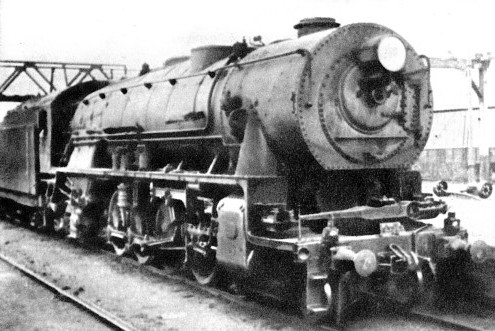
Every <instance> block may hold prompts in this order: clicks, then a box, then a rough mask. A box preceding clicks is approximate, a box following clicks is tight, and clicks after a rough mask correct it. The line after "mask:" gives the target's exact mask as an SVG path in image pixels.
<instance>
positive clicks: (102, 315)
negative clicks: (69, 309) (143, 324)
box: [0, 253, 138, 331]
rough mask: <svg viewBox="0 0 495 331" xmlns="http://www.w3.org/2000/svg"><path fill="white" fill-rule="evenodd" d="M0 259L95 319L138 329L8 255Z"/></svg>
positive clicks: (131, 330) (114, 326)
mask: <svg viewBox="0 0 495 331" xmlns="http://www.w3.org/2000/svg"><path fill="white" fill-rule="evenodd" d="M0 259H1V260H2V261H4V262H5V263H7V264H8V265H10V266H12V267H13V268H15V269H16V270H19V271H20V272H22V274H24V275H26V276H27V277H29V278H30V279H32V280H34V281H36V282H37V283H39V284H41V285H42V286H43V287H45V288H46V289H48V290H50V291H51V292H53V293H55V294H56V295H57V296H58V297H59V298H61V299H62V300H64V301H68V302H71V303H73V304H74V306H76V307H78V308H80V309H82V310H84V311H85V312H87V313H89V314H90V315H91V316H93V317H95V318H96V319H97V320H99V321H100V322H102V323H103V324H105V325H107V326H109V327H110V328H112V329H114V330H118V331H138V329H137V328H135V327H134V326H132V325H130V324H129V323H127V322H126V321H124V320H122V319H120V318H118V317H117V316H114V315H113V314H111V313H110V312H108V311H105V310H103V309H102V308H100V307H98V306H96V305H94V304H92V303H90V302H87V301H85V300H83V299H81V298H79V297H77V296H75V295H73V294H71V293H70V292H68V291H66V290H64V289H63V288H60V287H59V286H57V285H56V284H54V283H53V282H51V281H49V280H48V279H46V278H45V277H43V276H41V275H39V274H37V273H35V272H34V271H32V270H30V269H28V268H26V267H25V266H23V265H21V264H19V263H17V262H16V261H14V260H13V259H11V258H10V257H8V256H6V255H4V254H3V253H0Z"/></svg>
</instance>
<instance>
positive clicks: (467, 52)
mask: <svg viewBox="0 0 495 331" xmlns="http://www.w3.org/2000/svg"><path fill="white" fill-rule="evenodd" d="M494 7H495V2H493V1H492V0H303V1H295V0H272V1H270V0H249V1H235V0H230V1H228V0H208V1H199V0H175V1H165V0H162V1H159V0H139V1H137V0H136V1H131V0H84V1H69V0H43V1H40V0H0V59H3V60H6V59H9V60H44V61H70V62H99V63H100V62H102V63H121V64H126V65H128V66H129V67H130V68H139V67H140V66H141V64H142V63H144V62H147V63H149V64H150V65H151V66H152V67H158V66H160V65H161V64H162V63H163V62H164V61H165V60H166V59H167V58H169V57H172V56H178V55H188V54H189V51H190V49H191V48H193V47H197V46H201V45H206V44H226V45H230V44H233V43H234V42H236V41H240V40H242V38H243V37H246V38H247V39H249V38H251V37H253V36H257V35H261V36H262V37H263V40H264V41H265V43H268V42H270V41H273V40H278V39H283V38H294V37H295V34H296V32H295V30H294V29H293V26H294V24H296V23H297V22H298V21H299V20H300V19H302V18H306V17H315V16H319V17H334V18H335V19H336V20H337V21H338V22H340V23H341V24H349V23H356V22H373V23H379V24H381V25H385V26H387V27H389V28H391V29H393V30H395V31H396V32H397V33H399V34H400V35H402V36H403V37H404V38H406V39H407V40H408V41H409V42H410V43H411V44H412V45H413V47H414V48H415V49H416V51H417V52H418V53H421V54H426V55H428V56H431V57H451V56H456V57H459V58H473V57H474V54H475V53H487V52H491V54H494V55H495V38H494V37H493V31H495V19H493V12H494V11H493V9H494ZM492 67H495V63H494V64H493V65H492ZM493 71H495V70H493ZM0 74H1V73H0ZM0 80H1V77H0ZM491 86H492V87H494V88H495V79H494V82H493V84H492V85H491Z"/></svg>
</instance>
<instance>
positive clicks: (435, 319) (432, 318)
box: [407, 310, 487, 331]
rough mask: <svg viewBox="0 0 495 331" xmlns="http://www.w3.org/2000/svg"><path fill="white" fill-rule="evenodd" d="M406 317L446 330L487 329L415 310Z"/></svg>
mask: <svg viewBox="0 0 495 331" xmlns="http://www.w3.org/2000/svg"><path fill="white" fill-rule="evenodd" d="M407 316H410V317H412V318H416V319H419V320H421V321H424V322H430V323H435V324H437V325H440V326H444V327H447V328H453V329H456V330H466V331H486V330H487V329H485V328H482V327H476V326H472V325H469V324H468V323H463V322H459V321H454V320H452V319H449V318H442V317H440V316H438V315H434V314H430V313H425V312H419V311H415V310H411V311H409V312H408V313H407Z"/></svg>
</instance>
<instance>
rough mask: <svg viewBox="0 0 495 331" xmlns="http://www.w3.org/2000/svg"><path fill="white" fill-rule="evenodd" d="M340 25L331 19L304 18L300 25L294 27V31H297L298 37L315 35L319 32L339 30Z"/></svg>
mask: <svg viewBox="0 0 495 331" xmlns="http://www.w3.org/2000/svg"><path fill="white" fill-rule="evenodd" d="M339 26H340V23H337V22H336V21H335V19H334V18H331V17H312V18H304V19H302V20H301V21H299V23H297V24H296V25H294V29H296V30H297V37H298V38H300V37H302V36H305V35H308V34H311V33H315V32H318V31H323V30H328V29H333V28H338V27H339Z"/></svg>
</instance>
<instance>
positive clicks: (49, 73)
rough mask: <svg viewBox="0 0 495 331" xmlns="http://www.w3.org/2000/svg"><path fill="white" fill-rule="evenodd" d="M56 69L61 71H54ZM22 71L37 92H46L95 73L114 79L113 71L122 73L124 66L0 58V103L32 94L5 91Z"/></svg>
mask: <svg viewBox="0 0 495 331" xmlns="http://www.w3.org/2000/svg"><path fill="white" fill-rule="evenodd" d="M5 72H6V73H7V74H6V75H5V74H4V73H5ZM58 72H61V73H59V74H57V73H58ZM22 74H25V75H26V76H27V77H28V78H29V81H30V82H31V84H34V85H35V86H36V89H37V90H38V91H39V92H38V93H39V94H40V95H47V94H48V93H50V92H53V91H56V90H59V89H64V88H66V87H69V86H74V85H76V84H78V83H80V82H82V81H84V80H97V77H98V76H100V77H101V79H107V80H112V79H114V77H115V76H116V75H117V74H120V75H121V76H126V75H127V67H126V66H125V65H123V64H102V63H72V62H43V61H15V60H0V102H2V101H14V102H22V101H25V100H27V99H29V98H31V97H33V95H27V94H24V95H18V94H17V95H6V94H5V92H6V91H8V90H9V87H11V86H12V83H14V81H16V80H18V79H19V77H22ZM60 75H62V76H60ZM31 90H32V88H31Z"/></svg>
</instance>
